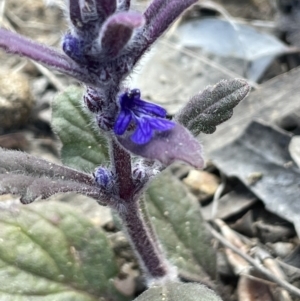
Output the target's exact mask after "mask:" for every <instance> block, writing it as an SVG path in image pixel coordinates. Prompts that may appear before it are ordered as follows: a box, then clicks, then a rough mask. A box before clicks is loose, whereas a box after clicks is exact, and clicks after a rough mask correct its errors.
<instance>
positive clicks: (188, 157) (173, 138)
mask: <svg viewBox="0 0 300 301" xmlns="http://www.w3.org/2000/svg"><path fill="white" fill-rule="evenodd" d="M117 138H118V141H119V142H120V143H121V145H123V146H124V147H125V148H126V149H128V150H129V151H130V152H132V153H133V154H135V155H138V156H141V157H144V158H147V159H152V160H158V161H160V162H161V163H162V164H164V165H165V166H168V165H170V164H171V163H173V162H174V161H176V160H180V161H183V162H186V163H188V164H190V165H192V166H194V167H196V168H202V167H203V166H204V160H203V154H202V147H201V145H200V143H199V142H198V141H197V140H196V139H195V138H194V137H193V136H192V135H191V134H190V133H189V131H187V130H186V129H185V128H184V127H183V126H181V125H180V124H176V125H175V127H174V128H173V129H171V130H169V131H164V132H157V133H155V136H154V137H153V138H152V139H151V141H150V142H148V143H146V144H143V145H140V144H135V143H134V142H133V141H132V140H131V138H130V135H126V134H125V135H123V136H118V137H117Z"/></svg>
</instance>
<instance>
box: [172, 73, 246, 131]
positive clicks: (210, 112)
mask: <svg viewBox="0 0 300 301" xmlns="http://www.w3.org/2000/svg"><path fill="white" fill-rule="evenodd" d="M249 91H250V86H249V85H248V84H247V82H246V81H245V80H242V79H233V80H222V81H220V82H219V83H218V84H217V85H215V86H208V87H207V88H206V89H205V90H204V91H203V92H200V93H199V94H197V95H195V96H193V97H192V98H191V100H190V101H189V102H188V104H187V105H186V106H185V107H184V108H183V109H182V110H181V111H180V112H179V113H178V114H177V115H176V116H175V119H176V120H177V121H178V122H179V123H181V124H182V125H183V126H185V127H186V128H188V129H189V130H190V131H191V132H192V133H193V134H194V136H197V135H199V134H200V132H203V133H205V134H212V133H213V132H214V131H215V130H216V126H217V125H219V124H220V123H222V122H224V121H226V120H228V119H229V118H230V117H231V116H232V113H233V108H234V107H235V106H236V105H237V104H238V103H239V102H240V101H241V100H243V99H244V98H245V97H246V96H247V94H248V93H249Z"/></svg>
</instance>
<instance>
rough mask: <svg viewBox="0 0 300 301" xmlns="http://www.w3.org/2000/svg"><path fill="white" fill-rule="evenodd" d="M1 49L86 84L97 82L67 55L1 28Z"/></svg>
mask: <svg viewBox="0 0 300 301" xmlns="http://www.w3.org/2000/svg"><path fill="white" fill-rule="evenodd" d="M0 48H2V49H4V50H5V51H7V52H8V53H13V54H17V55H20V56H25V57H28V58H30V59H32V60H34V61H36V62H38V63H42V64H44V65H46V66H47V67H50V68H52V69H55V70H57V71H59V72H61V73H64V74H66V75H69V76H71V77H74V78H76V79H77V80H79V81H82V82H84V83H87V84H91V85H94V84H95V83H96V82H97V81H96V78H94V77H93V75H91V74H88V73H87V72H86V71H85V70H84V69H83V68H81V67H80V66H78V65H77V64H76V63H75V62H73V61H71V60H70V59H69V58H68V57H67V56H66V55H64V54H62V53H60V52H58V51H57V50H55V49H53V48H50V47H48V46H45V45H43V44H39V43H36V42H33V41H31V40H30V39H28V38H25V37H23V36H21V35H19V34H17V33H14V32H11V31H8V30H6V29H3V28H0Z"/></svg>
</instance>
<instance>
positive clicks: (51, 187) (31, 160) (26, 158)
mask: <svg viewBox="0 0 300 301" xmlns="http://www.w3.org/2000/svg"><path fill="white" fill-rule="evenodd" d="M58 192H78V193H81V194H84V195H87V196H90V197H93V198H95V199H96V200H99V198H103V199H104V198H105V192H103V191H101V189H100V188H98V187H96V186H95V183H94V179H93V177H92V176H91V175H88V174H85V173H82V172H79V171H77V170H74V169H71V168H68V167H65V166H59V165H57V164H53V163H51V162H47V161H45V160H43V159H39V158H37V157H34V156H31V155H28V154H26V153H22V152H18V151H9V150H4V149H2V148H0V194H6V193H11V194H17V195H21V202H22V203H24V204H28V203H31V202H33V201H34V200H36V199H46V198H48V197H50V196H51V195H54V194H56V193H58Z"/></svg>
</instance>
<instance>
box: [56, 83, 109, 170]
mask: <svg viewBox="0 0 300 301" xmlns="http://www.w3.org/2000/svg"><path fill="white" fill-rule="evenodd" d="M82 94H83V90H82V88H79V87H76V86H70V87H68V88H67V89H66V90H65V91H64V92H62V93H60V94H58V95H57V96H56V97H55V99H54V101H53V103H52V125H53V129H54V131H55V133H56V134H57V135H58V136H59V138H60V140H61V142H62V144H63V147H62V149H61V159H62V162H63V163H64V164H65V165H67V166H69V167H72V168H75V169H77V170H82V171H85V172H87V171H92V170H93V169H95V168H96V167H97V166H99V165H101V164H103V163H104V162H107V160H108V150H107V143H106V139H105V137H104V136H101V134H100V130H99V129H97V128H96V127H95V126H93V120H92V118H93V115H92V114H91V113H88V111H85V109H84V107H83V104H82Z"/></svg>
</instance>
